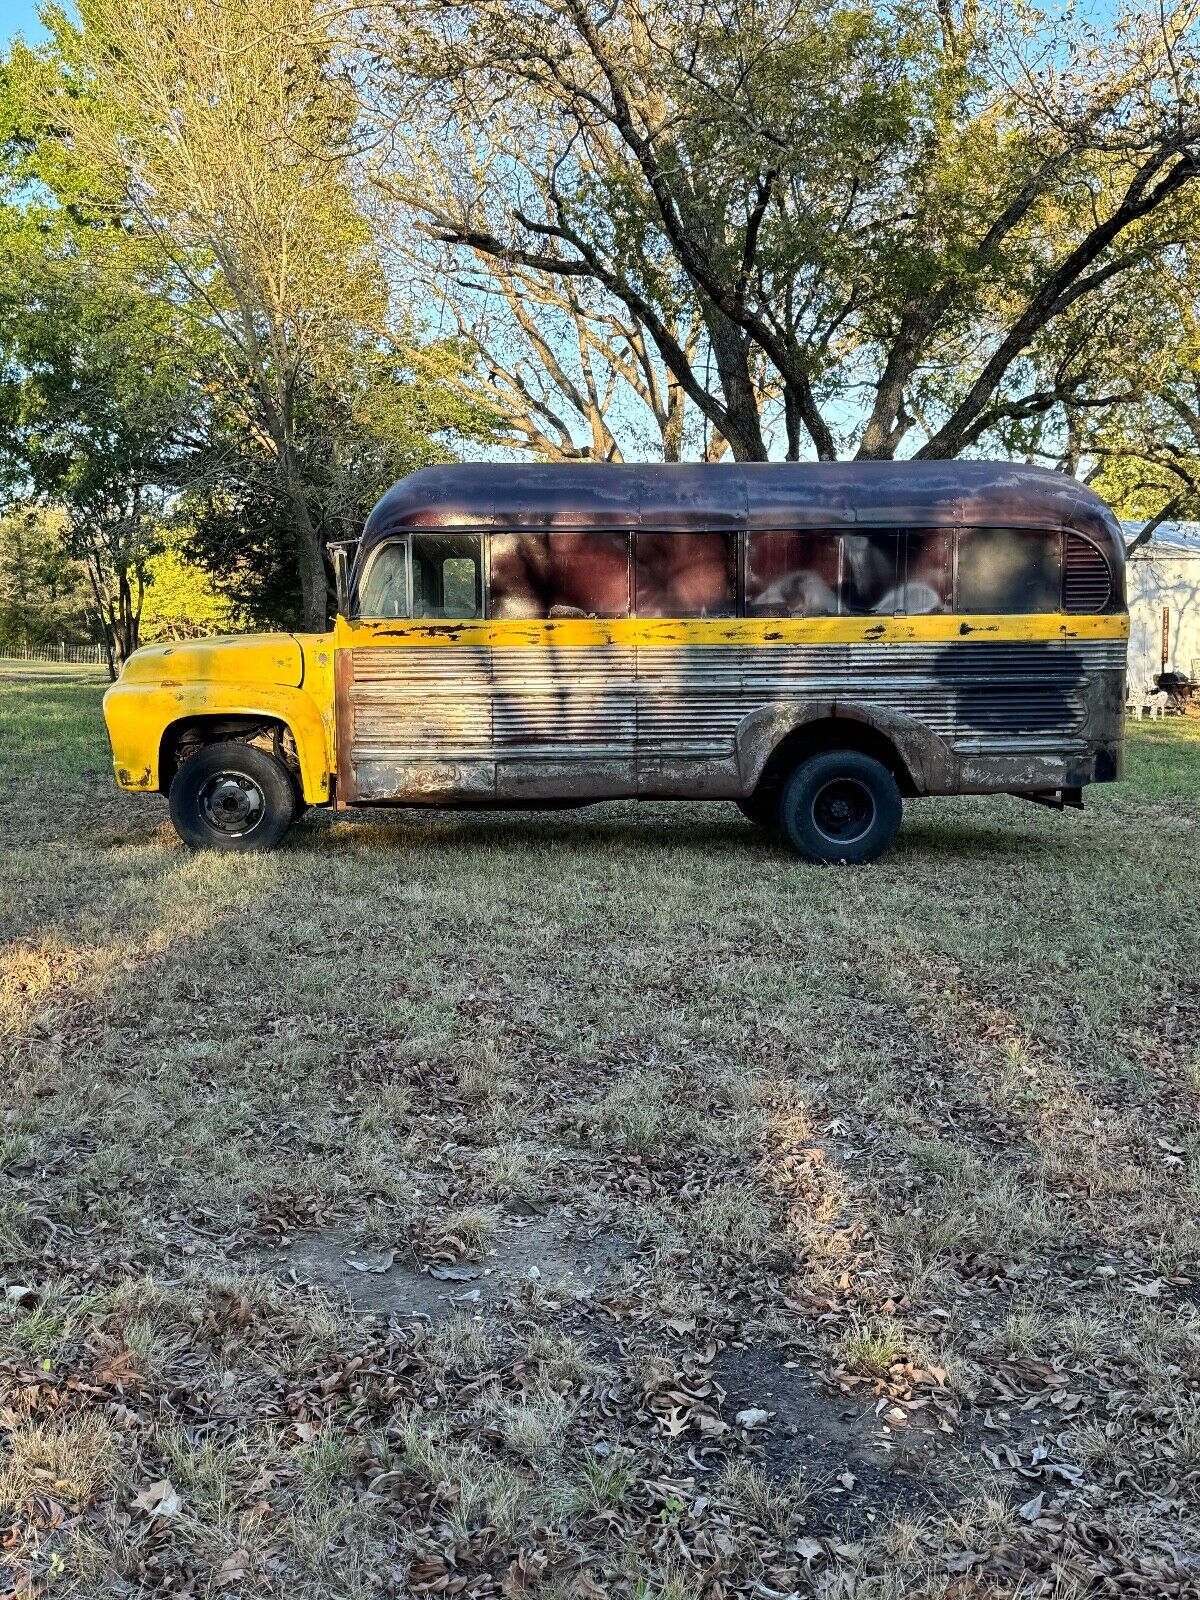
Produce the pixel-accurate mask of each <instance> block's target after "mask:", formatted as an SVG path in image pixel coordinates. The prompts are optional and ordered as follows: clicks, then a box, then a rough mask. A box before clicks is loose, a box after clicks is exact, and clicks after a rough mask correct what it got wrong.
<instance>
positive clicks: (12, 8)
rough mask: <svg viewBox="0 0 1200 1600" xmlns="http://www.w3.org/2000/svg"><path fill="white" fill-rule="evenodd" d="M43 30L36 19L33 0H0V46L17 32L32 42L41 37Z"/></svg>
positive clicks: (35, 8)
mask: <svg viewBox="0 0 1200 1600" xmlns="http://www.w3.org/2000/svg"><path fill="white" fill-rule="evenodd" d="M43 31H44V30H43V28H42V25H41V23H40V22H39V21H38V19H37V7H36V4H35V0H0V47H2V46H4V45H6V44H7V43H8V42H9V40H10V39H12V38H13V36H14V35H15V34H18V33H20V34H23V35H24V36H25V38H26V40H27V41H28V42H29V43H30V44H32V43H33V42H34V41H35V40H36V39H40V38H41V37H42V35H43Z"/></svg>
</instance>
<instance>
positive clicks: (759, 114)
mask: <svg viewBox="0 0 1200 1600" xmlns="http://www.w3.org/2000/svg"><path fill="white" fill-rule="evenodd" d="M367 15H368V18H369V21H368V39H367V44H368V52H367V53H368V57H369V59H371V60H373V61H375V62H379V63H382V64H383V65H382V66H381V68H380V70H379V71H378V73H377V74H376V77H375V78H374V80H373V82H372V83H371V86H370V89H369V91H368V94H367V100H366V104H367V109H368V111H369V112H370V113H371V114H372V115H374V116H375V117H376V118H377V119H378V120H379V121H380V122H381V123H382V125H383V126H384V127H385V128H386V132H387V143H386V145H385V146H382V147H381V148H382V149H383V151H384V153H383V154H382V155H381V156H380V159H379V162H378V170H377V174H376V181H377V182H378V183H379V184H380V185H381V186H384V187H385V188H386V189H387V191H388V193H389V194H391V195H392V196H394V197H395V198H396V199H398V200H399V201H401V202H402V203H403V204H404V205H406V206H407V207H409V208H410V211H411V213H412V215H413V216H414V217H415V218H416V219H417V220H418V222H419V224H420V226H421V227H423V229H424V230H425V231H426V233H427V235H428V236H429V237H431V238H432V239H434V240H437V241H440V242H443V243H445V244H447V245H449V246H450V247H452V248H454V249H456V250H458V251H460V252H470V253H472V254H473V255H474V256H476V257H478V256H482V257H484V258H486V259H487V260H488V261H489V262H492V263H494V264H495V265H496V267H497V269H498V270H503V271H507V272H512V271H525V272H535V273H544V274H547V275H549V276H550V277H551V278H553V279H554V280H555V281H556V282H557V283H559V284H560V285H563V284H567V283H571V282H573V283H578V284H591V285H599V286H600V287H601V288H603V289H604V290H605V291H606V292H607V293H608V294H609V295H611V296H612V297H614V298H615V300H617V301H618V302H620V304H621V305H622V306H623V307H624V308H625V309H626V311H627V312H628V313H629V315H630V316H631V317H634V318H636V319H637V322H638V325H639V326H641V327H644V328H645V330H646V332H647V334H648V336H649V337H650V338H651V339H652V340H653V342H654V344H655V346H656V348H657V352H658V354H659V356H660V358H661V360H662V361H663V363H664V364H665V366H666V367H667V369H668V370H669V371H670V372H671V374H672V376H673V378H674V379H675V381H676V382H677V383H678V384H679V385H680V387H681V389H682V391H683V393H684V394H685V395H686V396H687V398H688V400H689V401H690V403H691V404H692V405H693V406H695V407H696V408H697V409H698V410H699V412H700V413H702V414H703V415H704V416H705V417H706V418H708V420H709V422H710V423H711V424H712V426H713V427H714V428H715V429H717V430H718V431H719V432H720V433H721V434H722V435H723V437H724V438H726V439H727V440H728V441H729V444H730V447H731V449H732V450H733V452H734V454H735V455H736V456H738V457H739V458H741V459H748V460H754V459H763V458H765V457H766V456H767V454H768V453H769V451H770V449H771V446H772V437H771V432H772V429H771V426H770V416H769V415H767V416H765V415H764V412H767V413H770V412H771V409H772V407H773V406H775V405H776V404H777V405H778V408H779V424H778V428H779V431H780V432H781V433H782V436H783V438H782V448H783V449H784V451H785V452H786V454H787V455H788V456H789V457H796V456H798V455H800V454H801V453H802V452H809V453H814V454H816V455H817V456H819V457H822V458H830V457H833V456H835V455H837V454H839V453H842V452H845V451H850V452H853V453H855V454H857V455H858V456H859V457H861V458H868V459H875V458H890V457H892V456H894V455H895V454H896V453H897V452H898V451H901V450H902V449H903V450H904V451H906V452H907V451H910V450H912V451H914V453H916V454H918V455H922V456H926V457H930V456H932V457H940V456H951V455H956V454H958V453H960V452H962V451H969V450H971V449H974V448H977V447H979V446H980V445H981V444H982V443H984V442H985V441H987V440H989V439H993V438H994V437H995V436H996V434H997V432H998V430H1001V429H1003V428H1004V426H1005V425H1006V424H1007V423H1009V422H1011V421H1013V420H1017V419H1020V418H1021V417H1022V416H1024V415H1027V414H1028V413H1029V409H1030V406H1031V405H1032V404H1036V403H1040V397H1038V396H1036V395H1033V394H1031V393H1030V392H1028V391H1027V390H1026V389H1025V388H1024V387H1023V383H1022V379H1023V377H1024V375H1025V374H1024V371H1023V368H1022V362H1023V361H1024V360H1025V358H1026V357H1027V356H1028V355H1029V353H1030V351H1031V350H1032V349H1033V347H1034V346H1035V345H1036V344H1037V343H1038V341H1039V340H1045V339H1046V338H1048V337H1052V335H1053V330H1054V328H1055V327H1056V326H1057V325H1059V324H1060V323H1061V322H1062V320H1063V319H1064V318H1066V316H1067V314H1068V313H1070V312H1072V311H1073V310H1075V309H1077V308H1080V307H1082V306H1084V305H1086V304H1087V303H1088V302H1089V301H1090V299H1091V297H1093V296H1097V295H1099V294H1100V293H1101V291H1103V290H1104V289H1105V288H1106V287H1108V286H1111V285H1114V284H1117V283H1119V282H1120V281H1121V280H1122V278H1123V277H1124V276H1125V275H1126V274H1130V273H1133V272H1134V271H1135V270H1136V269H1137V268H1138V267H1139V266H1141V265H1142V264H1144V263H1146V262H1147V261H1152V260H1154V259H1156V258H1157V257H1158V256H1159V255H1160V254H1161V253H1162V252H1163V251H1164V250H1166V249H1168V248H1170V247H1171V245H1172V244H1173V243H1175V242H1176V240H1177V238H1178V218H1179V215H1180V211H1179V202H1180V200H1181V199H1182V197H1184V196H1185V194H1186V193H1187V192H1188V191H1189V190H1190V189H1192V188H1193V187H1194V186H1195V184H1196V181H1197V179H1198V178H1200V92H1198V75H1197V60H1198V56H1197V35H1198V29H1200V24H1198V23H1197V21H1196V18H1195V8H1194V6H1193V5H1191V4H1186V5H1181V6H1176V7H1172V8H1169V9H1166V10H1162V11H1159V10H1155V11H1153V12H1152V11H1151V10H1150V9H1149V8H1146V9H1142V10H1138V11H1131V12H1129V13H1125V14H1122V15H1120V16H1119V17H1118V18H1117V19H1116V20H1115V21H1114V22H1113V23H1112V24H1111V25H1110V26H1109V27H1107V28H1101V27H1099V26H1098V25H1093V24H1089V23H1087V22H1084V21H1081V20H1079V18H1078V17H1077V15H1076V13H1075V11H1074V10H1073V9H1072V8H1067V9H1066V10H1065V11H1063V12H1061V13H1057V12H1054V13H1052V12H1039V11H1037V10H1036V9H1035V8H1034V7H1032V6H1023V7H1022V8H1020V10H1019V11H1015V12H1007V11H1002V10H996V11H991V10H989V9H988V8H986V7H984V6H982V5H979V4H977V3H976V0H965V3H964V4H963V5H962V6H961V7H956V6H954V5H952V4H951V3H950V0H939V4H937V5H936V7H934V6H930V5H900V4H896V5H892V6H886V7H876V6H867V5H864V4H860V3H855V0H850V3H846V0H834V3H830V4H815V3H810V0H805V3H802V4H796V3H794V0H682V3H681V0H671V3H670V4H668V3H667V0H605V3H604V4H600V3H599V0H524V3H520V4H513V3H512V0H455V3H447V0H413V3H412V4H410V5H408V6H406V7H405V8H404V10H403V12H400V11H394V12H391V13H385V14H383V15H382V16H381V14H380V13H378V12H376V11H375V10H374V9H372V10H370V11H369V12H368V13H367ZM681 297H683V298H686V300H687V302H688V304H689V305H690V307H692V308H693V309H694V311H695V313H696V314H697V316H698V317H699V319H700V325H701V326H702V327H703V329H704V335H705V337H704V347H703V352H702V353H703V357H704V362H709V361H711V367H712V373H713V377H712V379H711V380H709V378H708V377H707V375H706V373H705V371H704V369H703V365H702V364H701V363H699V362H697V360H696V359H695V356H694V354H693V353H691V352H689V351H688V350H687V348H686V347H685V346H684V345H683V344H682V343H681V341H680V339H679V337H678V334H677V333H676V332H675V331H674V330H673V328H672V324H671V321H670V318H669V317H668V316H667V315H666V314H665V308H666V307H667V306H677V305H678V303H679V301H680V298H681ZM685 322H686V319H685ZM756 361H761V362H762V363H763V364H764V365H765V368H766V371H767V374H768V381H766V382H764V381H763V380H762V378H760V377H759V376H758V375H757V374H756V370H755V363H756ZM775 396H777V397H778V399H777V401H776V399H775ZM764 402H765V404H764ZM1054 403H1055V404H1058V402H1054ZM1058 421H1059V423H1060V425H1063V424H1064V422H1065V418H1064V413H1063V411H1062V408H1061V406H1060V408H1059V411H1058Z"/></svg>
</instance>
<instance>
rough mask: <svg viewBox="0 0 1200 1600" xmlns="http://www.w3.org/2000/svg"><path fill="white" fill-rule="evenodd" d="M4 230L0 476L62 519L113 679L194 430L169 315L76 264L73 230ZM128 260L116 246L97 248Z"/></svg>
mask: <svg viewBox="0 0 1200 1600" xmlns="http://www.w3.org/2000/svg"><path fill="white" fill-rule="evenodd" d="M2 221H3V228H2V231H0V351H2V352H3V358H4V365H3V367H2V368H0V421H2V424H3V428H2V433H0V463H2V464H3V468H4V477H5V479H6V480H7V483H8V484H9V486H10V490H9V492H10V494H12V493H14V492H15V495H16V498H17V499H18V500H28V499H33V500H35V501H37V502H39V503H40V504H42V505H47V506H52V507H55V508H57V509H59V510H60V511H61V512H62V513H63V516H64V519H65V536H66V547H67V550H68V552H69V554H70V555H71V557H73V558H74V559H75V560H76V561H77V562H78V563H79V564H80V566H81V567H82V569H83V572H84V574H85V575H86V578H87V582H88V585H89V587H90V589H91V595H92V601H93V604H94V608H95V614H96V616H97V617H98V619H99V621H100V624H101V627H102V629H103V634H104V640H105V644H106V648H107V652H108V660H109V670H110V672H112V673H113V674H114V676H115V674H116V673H117V672H118V671H119V669H120V666H121V664H122V662H123V661H124V660H125V659H126V657H127V656H128V655H129V654H130V653H131V652H132V651H133V650H135V649H136V648H137V644H138V633H139V624H140V618H141V608H142V600H143V596H144V590H145V580H146V562H147V560H148V559H149V558H150V556H151V555H152V554H153V552H154V550H155V548H156V544H157V540H158V536H159V529H160V526H161V523H162V520H163V517H164V514H165V509H166V502H167V498H168V495H169V493H170V489H171V486H172V485H173V484H174V483H175V482H176V481H177V480H178V476H179V472H180V459H181V453H182V452H183V451H184V450H185V449H186V436H187V434H188V432H189V430H190V426H191V413H192V401H193V395H192V391H191V388H190V383H189V379H190V364H189V361H188V359H187V352H186V351H184V350H182V349H181V347H180V345H179V343H178V341H177V339H176V337H175V330H174V328H173V326H172V322H173V316H172V311H171V308H170V306H169V305H168V304H166V303H164V302H160V301H156V300H153V299H151V298H149V297H147V296H146V295H145V294H143V293H142V292H141V291H140V290H139V289H138V288H137V287H136V285H133V284H131V283H129V282H127V281H125V280H123V279H122V278H121V277H120V276H119V275H118V274H115V273H114V272H112V271H111V270H110V264H109V263H102V264H101V263H98V262H97V261H96V260H94V259H90V258H88V257H87V256H84V255H83V254H81V252H80V250H79V248H78V243H79V241H78V236H77V235H76V233H75V231H74V229H73V228H72V227H69V226H68V227H60V226H59V222H58V219H57V218H56V217H54V216H46V215H45V214H43V213H42V212H40V211H38V210H37V209H35V208H27V209H20V210H13V209H8V210H6V211H5V212H4V213H3V218H2ZM103 246H104V249H105V252H106V253H108V254H112V253H113V252H116V253H118V254H119V253H120V251H121V249H122V241H121V240H120V237H119V235H114V236H113V237H112V238H111V239H106V240H104V241H103Z"/></svg>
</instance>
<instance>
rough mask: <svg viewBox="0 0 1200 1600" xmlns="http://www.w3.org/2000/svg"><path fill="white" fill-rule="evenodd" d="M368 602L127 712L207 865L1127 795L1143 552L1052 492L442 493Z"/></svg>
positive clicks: (140, 766)
mask: <svg viewBox="0 0 1200 1600" xmlns="http://www.w3.org/2000/svg"><path fill="white" fill-rule="evenodd" d="M341 576H342V579H343V581H342V582H341V583H340V584H339V615H338V617H337V619H336V622H335V625H334V627H333V629H332V630H331V631H330V632H329V633H326V634H320V635H296V636H287V635H267V636H263V637H260V638H257V639H231V640H211V641H204V642H202V643H200V644H196V645H187V646H179V647H172V646H165V647H164V646H160V647H152V648H151V649H149V650H146V651H139V652H137V653H136V654H135V656H134V657H133V658H132V659H131V661H130V663H129V664H128V666H127V668H126V671H125V673H124V674H123V676H122V679H121V681H120V683H119V684H117V685H116V686H115V687H114V688H113V689H112V690H110V692H109V695H108V696H107V697H106V701H105V714H106V718H107V721H108V726H109V732H110V735H111V738H112V742H113V750H114V765H115V768H116V772H117V780H118V782H119V783H121V784H122V786H123V787H126V788H133V789H143V790H153V789H159V790H161V791H162V792H164V793H169V794H170V797H171V806H172V816H173V817H174V819H175V822H176V826H177V827H178V828H179V830H180V832H181V834H182V836H183V837H184V838H185V840H186V841H187V842H188V843H190V844H193V845H195V846H204V845H212V846H215V847H219V848H230V849H254V848H262V847H266V846H267V845H269V844H272V843H275V842H277V840H278V838H279V837H281V836H282V833H283V831H285V829H286V827H287V825H288V823H289V822H290V820H291V817H292V815H293V814H294V812H295V810H296V809H297V808H299V807H300V806H301V805H305V804H307V805H312V804H323V803H334V804H336V805H338V806H378V805H424V806H429V805H446V806H538V805H570V804H581V803H588V802H591V801H596V800H603V799H610V798H620V797H646V798H656V799H661V798H678V799H713V800H732V801H736V802H737V803H738V804H739V805H741V806H742V808H743V810H744V811H746V813H747V815H749V816H751V817H752V818H753V819H754V820H756V821H759V822H762V823H764V824H767V825H771V826H778V827H780V828H782V831H783V832H784V834H785V835H786V836H787V837H788V838H789V839H791V841H792V843H793V845H794V846H795V848H796V849H798V850H799V851H800V853H801V854H804V855H808V856H810V857H812V858H814V859H818V860H820V859H827V860H843V859H845V860H869V859H873V857H874V855H876V854H878V853H879V852H880V849H882V848H886V844H887V843H888V842H890V839H891V837H892V836H893V835H894V832H895V829H896V827H897V826H898V824H899V817H900V810H901V800H902V797H903V796H913V795H935V794H949V793H986V792H994V791H1010V792H1014V793H1018V794H1024V795H1028V796H1031V797H1033V798H1038V799H1042V800H1050V801H1052V802H1054V803H1059V804H1061V803H1064V802H1065V803H1071V804H1074V803H1078V799H1079V796H1080V794H1081V792H1082V789H1083V788H1084V786H1085V785H1087V784H1088V783H1091V782H1097V781H1100V782H1103V781H1108V780H1110V779H1113V778H1116V777H1118V776H1119V775H1120V771H1121V735H1122V708H1123V702H1124V677H1125V652H1126V639H1127V633H1128V619H1127V615H1126V612H1125V602H1124V544H1123V540H1122V537H1121V533H1120V528H1119V525H1118V524H1117V523H1116V521H1115V519H1114V518H1113V517H1112V515H1111V513H1110V512H1109V511H1108V509H1107V508H1106V507H1105V506H1104V504H1103V502H1101V501H1100V500H1099V499H1097V498H1096V496H1094V495H1093V494H1091V493H1090V491H1088V490H1087V489H1086V488H1084V487H1083V486H1082V485H1080V484H1078V483H1076V482H1075V481H1074V480H1072V479H1070V478H1066V477H1063V476H1060V475H1058V474H1052V473H1048V472H1042V471H1039V470H1036V469H1029V468H1024V467H1019V466H1013V465H1009V464H1006V463H989V462H975V463H960V462H947V463H905V464H882V463H880V464H874V463H872V464H853V465H851V464H847V465H823V464H822V465H762V466H740V465H722V466H669V467H666V466H657V467H601V466H497V465H492V466H483V465H479V466H467V465H455V466H446V467H436V468H426V469H424V470H422V471H420V472H417V473H414V474H413V475H412V476H411V477H410V478H407V479H405V480H404V481H403V482H401V483H399V484H397V485H396V486H395V487H394V488H393V489H392V490H390V491H389V492H388V494H386V495H385V496H384V497H383V499H382V500H381V501H380V502H379V504H378V505H377V506H376V508H375V510H374V511H373V513H372V515H371V517H370V518H369V520H368V522H367V526H366V529H365V531H364V534H363V537H362V539H361V541H359V545H358V550H357V554H356V557H355V560H354V564H353V568H352V570H351V571H350V572H349V573H348V574H346V573H345V572H344V570H342V572H341ZM247 751H248V752H249V753H246V752H247ZM251 769H253V770H251ZM805 807H808V813H806V814H807V815H808V823H807V824H805V825H804V826H801V824H800V823H799V822H798V821H797V818H799V817H800V816H801V812H802V811H804V808H805ZM822 818H823V819H824V821H823V822H822V821H821V819H822ZM864 818H866V822H863V819H864ZM847 819H849V820H847ZM856 819H857V820H856ZM860 823H861V824H862V827H861V828H860V830H859V833H857V834H854V833H853V829H854V828H855V827H858V826H859V824H860ZM826 827H827V828H828V837H826V833H825V829H826ZM814 830H815V831H814Z"/></svg>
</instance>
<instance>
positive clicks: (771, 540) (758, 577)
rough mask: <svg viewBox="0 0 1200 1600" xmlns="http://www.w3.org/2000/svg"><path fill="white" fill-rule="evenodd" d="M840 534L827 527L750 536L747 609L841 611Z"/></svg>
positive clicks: (766, 613) (756, 612)
mask: <svg viewBox="0 0 1200 1600" xmlns="http://www.w3.org/2000/svg"><path fill="white" fill-rule="evenodd" d="M837 612H838V536H837V534H836V533H825V532H822V531H821V530H819V529H818V530H816V531H812V532H810V531H808V530H805V531H804V532H798V531H797V532H784V531H782V530H781V531H779V532H776V531H774V530H769V531H766V532H762V533H760V532H753V533H749V534H747V536H746V615H747V616H750V617H836V616H837Z"/></svg>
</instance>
